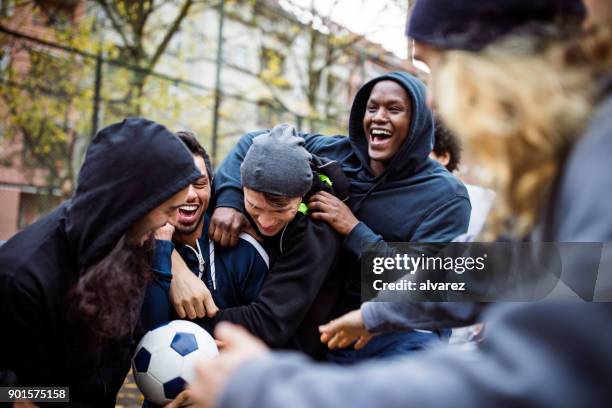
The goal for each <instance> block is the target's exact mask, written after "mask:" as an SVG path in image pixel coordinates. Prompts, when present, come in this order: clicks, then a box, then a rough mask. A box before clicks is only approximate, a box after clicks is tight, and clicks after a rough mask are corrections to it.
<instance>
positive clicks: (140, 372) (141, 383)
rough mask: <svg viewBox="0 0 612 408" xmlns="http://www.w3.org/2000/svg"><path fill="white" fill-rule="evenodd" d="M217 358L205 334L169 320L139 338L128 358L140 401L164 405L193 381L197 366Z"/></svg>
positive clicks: (199, 329)
mask: <svg viewBox="0 0 612 408" xmlns="http://www.w3.org/2000/svg"><path fill="white" fill-rule="evenodd" d="M218 354H219V350H218V349H217V345H216V344H215V341H214V339H213V338H212V336H211V335H210V334H209V333H208V332H207V331H206V330H204V329H203V328H201V327H200V326H198V325H197V324H195V323H193V322H189V321H186V320H173V321H171V322H169V323H167V324H165V325H163V326H160V327H158V328H156V329H154V330H151V331H150V332H148V333H147V334H146V335H145V336H144V337H143V338H142V340H141V341H140V343H139V344H138V346H137V347H136V352H135V353H134V358H132V370H133V372H134V378H135V380H136V384H137V385H138V388H139V389H140V391H141V392H142V393H143V395H144V397H145V398H146V399H147V400H149V401H151V402H153V403H155V404H157V405H164V404H167V403H169V402H170V401H172V400H173V399H174V398H176V396H177V395H178V394H179V393H180V392H181V391H182V390H183V389H184V388H185V386H186V385H187V384H188V383H192V382H193V381H194V380H195V374H196V373H195V367H196V365H197V363H198V362H200V361H202V360H205V359H208V358H212V357H215V356H216V355H218Z"/></svg>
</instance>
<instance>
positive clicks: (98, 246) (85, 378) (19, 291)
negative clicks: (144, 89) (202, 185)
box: [0, 118, 200, 406]
mask: <svg viewBox="0 0 612 408" xmlns="http://www.w3.org/2000/svg"><path fill="white" fill-rule="evenodd" d="M198 177H200V172H199V170H198V169H197V168H196V167H195V165H194V162H193V157H192V155H191V153H190V152H189V151H188V150H187V148H186V147H185V146H184V145H183V144H182V143H181V141H180V140H179V139H178V138H177V137H176V136H175V135H174V134H173V133H172V132H170V131H169V130H168V129H166V128H165V127H163V126H161V125H159V124H157V123H154V122H152V121H149V120H146V119H141V118H130V119H126V120H124V121H123V122H121V123H117V124H114V125H111V126H109V127H107V128H105V129H103V130H101V131H100V132H99V133H98V134H97V135H96V137H95V138H94V140H93V142H92V144H91V145H90V147H89V149H88V150H87V156H86V158H85V162H84V164H83V167H82V168H81V172H80V173H79V182H78V187H77V190H76V193H75V194H74V196H73V197H72V199H71V200H68V201H66V202H65V203H63V204H62V205H60V206H59V207H58V208H56V209H55V210H54V211H53V212H51V213H50V214H48V215H47V216H45V217H43V218H41V219H40V220H39V221H37V222H36V223H35V224H33V225H32V226H30V227H28V228H26V229H25V230H24V231H22V232H20V233H19V234H17V235H15V236H14V237H13V238H12V239H10V240H9V241H8V242H7V243H6V244H5V245H3V246H2V247H1V248H0V299H2V301H1V303H0V327H2V336H0V342H1V343H0V371H4V372H7V371H12V372H14V373H15V374H16V375H17V382H16V384H17V385H20V386H34V385H37V386H66V387H70V399H71V401H72V402H73V403H75V404H76V403H80V404H83V405H91V406H114V404H115V398H116V395H117V392H118V391H119V388H120V387H121V384H122V383H123V380H124V378H125V376H126V374H127V372H128V369H129V363H130V357H131V347H130V346H131V339H123V340H121V341H116V342H106V343H104V344H103V345H102V347H101V351H100V352H99V353H90V352H86V351H85V350H86V347H75V346H74V345H75V344H79V343H80V342H79V339H78V338H74V337H73V336H72V335H70V334H69V330H68V329H67V326H66V321H65V320H66V312H65V297H66V293H67V291H68V290H69V289H70V287H71V286H72V285H73V284H74V283H75V282H76V280H77V279H78V277H79V276H80V275H81V274H82V273H83V272H84V271H85V270H86V269H87V268H88V267H89V266H91V265H92V264H94V263H95V262H96V261H99V260H100V259H102V258H103V257H104V256H106V255H107V254H108V253H109V252H110V250H111V249H112V248H113V246H114V245H115V244H116V243H117V242H118V240H119V239H120V237H121V236H122V235H124V234H125V233H126V232H127V230H128V229H129V228H130V227H131V226H132V225H133V224H134V223H135V222H136V221H137V220H139V219H140V218H142V217H143V216H144V215H146V214H147V213H148V212H150V211H151V210H153V209H154V208H156V207H158V206H159V205H160V204H162V203H163V202H164V201H166V200H167V199H169V198H170V197H172V196H173V195H174V194H176V193H177V192H179V191H180V190H182V189H183V188H185V187H187V186H188V185H189V184H190V183H192V182H194V181H195V180H196V179H197V178H198Z"/></svg>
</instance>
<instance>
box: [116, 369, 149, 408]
mask: <svg viewBox="0 0 612 408" xmlns="http://www.w3.org/2000/svg"><path fill="white" fill-rule="evenodd" d="M143 400H144V398H143V397H142V394H141V393H140V391H139V390H138V386H136V383H135V382H134V376H132V370H130V373H129V374H128V376H127V377H126V378H125V382H124V383H123V386H122V387H121V389H120V390H119V394H118V395H117V405H116V406H117V407H123V408H136V407H141V406H142V402H143Z"/></svg>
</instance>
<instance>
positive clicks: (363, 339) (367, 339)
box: [353, 336, 372, 350]
mask: <svg viewBox="0 0 612 408" xmlns="http://www.w3.org/2000/svg"><path fill="white" fill-rule="evenodd" d="M371 339H372V336H361V337H359V339H358V340H357V342H356V343H355V345H354V346H353V347H354V348H355V350H361V349H362V348H364V347H365V345H366V344H368V343H369V342H370V340H371Z"/></svg>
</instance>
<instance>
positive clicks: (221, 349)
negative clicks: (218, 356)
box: [215, 340, 226, 351]
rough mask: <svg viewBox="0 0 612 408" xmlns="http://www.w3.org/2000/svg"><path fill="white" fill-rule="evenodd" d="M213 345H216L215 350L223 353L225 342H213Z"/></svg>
mask: <svg viewBox="0 0 612 408" xmlns="http://www.w3.org/2000/svg"><path fill="white" fill-rule="evenodd" d="M215 344H216V345H217V348H218V349H219V351H223V349H224V348H225V346H226V344H225V342H224V341H221V340H215Z"/></svg>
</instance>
